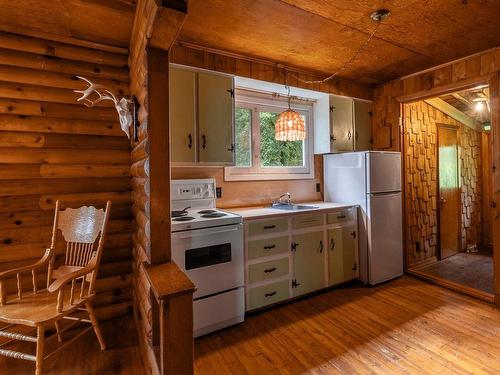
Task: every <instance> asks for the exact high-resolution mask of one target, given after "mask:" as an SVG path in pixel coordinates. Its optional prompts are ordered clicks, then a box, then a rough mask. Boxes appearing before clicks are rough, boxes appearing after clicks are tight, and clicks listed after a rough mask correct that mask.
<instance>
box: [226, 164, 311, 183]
mask: <svg viewBox="0 0 500 375" xmlns="http://www.w3.org/2000/svg"><path fill="white" fill-rule="evenodd" d="M312 179H314V171H310V172H304V173H245V172H243V171H238V168H234V167H225V168H224V181H270V180H312Z"/></svg>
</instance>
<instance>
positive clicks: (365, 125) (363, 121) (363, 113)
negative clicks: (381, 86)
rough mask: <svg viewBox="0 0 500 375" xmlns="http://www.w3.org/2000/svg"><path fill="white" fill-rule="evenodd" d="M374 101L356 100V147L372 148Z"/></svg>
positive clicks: (364, 149) (361, 148) (361, 149)
mask: <svg viewBox="0 0 500 375" xmlns="http://www.w3.org/2000/svg"><path fill="white" fill-rule="evenodd" d="M371 139H372V103H370V102H359V101H354V142H355V144H354V149H355V150H356V151H367V150H371V148H372V147H371Z"/></svg>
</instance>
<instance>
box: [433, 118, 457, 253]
mask: <svg viewBox="0 0 500 375" xmlns="http://www.w3.org/2000/svg"><path fill="white" fill-rule="evenodd" d="M439 128H444V129H452V130H455V133H456V135H457V176H458V199H457V205H458V207H457V208H458V216H457V222H458V252H460V251H461V250H462V245H463V244H462V192H461V187H462V183H461V181H460V177H461V176H460V132H459V130H460V128H459V127H458V126H454V125H449V124H443V123H439V122H438V123H436V130H437V131H436V148H437V150H436V169H437V179H436V192H437V206H438V207H440V206H439V205H440V202H441V190H440V188H439V180H440V174H439V163H440V160H439ZM437 232H438V233H437V250H438V253H439V257H438V258H439V259H438V260H442V259H443V258H442V249H441V209H440V208H438V210H437Z"/></svg>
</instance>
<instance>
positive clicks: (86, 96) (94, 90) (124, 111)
mask: <svg viewBox="0 0 500 375" xmlns="http://www.w3.org/2000/svg"><path fill="white" fill-rule="evenodd" d="M76 78H78V79H81V80H83V81H85V82H87V83H88V85H89V86H88V87H87V88H86V89H85V90H73V91H74V92H77V93H79V94H82V96H81V97H79V98H78V99H77V101H81V100H84V104H85V105H86V106H87V107H93V106H94V105H96V104H97V103H100V102H102V101H103V100H111V101H112V102H113V103H114V104H115V108H116V111H117V112H118V116H119V118H120V127H121V128H122V130H123V131H124V132H125V134H127V137H129V138H130V131H129V129H130V125H131V124H132V114H131V113H130V108H129V105H130V103H132V101H131V100H129V99H127V98H125V97H123V98H121V99H120V100H118V99H116V96H115V95H113V93H112V92H111V91H109V90H107V89H105V88H104V87H102V86H100V85H97V84H95V83H93V82H91V81H90V80H89V79H87V78H84V77H80V76H77V77H76ZM99 90H102V92H101V91H99ZM92 94H95V95H97V97H96V98H95V99H93V100H92V99H91V96H92ZM95 95H94V96H95Z"/></svg>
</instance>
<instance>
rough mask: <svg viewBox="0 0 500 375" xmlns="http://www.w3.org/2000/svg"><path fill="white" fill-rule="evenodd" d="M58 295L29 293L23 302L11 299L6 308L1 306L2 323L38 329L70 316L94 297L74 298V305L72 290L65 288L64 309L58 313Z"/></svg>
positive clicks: (14, 298)
mask: <svg viewBox="0 0 500 375" xmlns="http://www.w3.org/2000/svg"><path fill="white" fill-rule="evenodd" d="M76 288H77V287H75V293H74V294H75V295H77V294H78V295H79V291H80V290H79V287H78V289H76ZM77 291H78V293H77ZM57 294H58V293H49V292H48V291H47V290H41V291H39V292H37V294H32V293H29V294H28V293H27V294H25V295H23V298H22V299H21V300H19V299H18V298H17V297H11V298H10V299H9V300H8V301H7V303H6V304H5V305H4V306H0V321H2V322H5V323H10V324H22V325H27V326H30V327H36V326H37V325H40V324H44V323H50V322H53V321H54V320H58V319H60V318H62V316H65V315H68V314H69V313H71V312H72V311H74V310H76V309H77V308H78V307H80V306H82V305H83V304H84V303H85V302H87V301H89V300H90V299H92V297H93V296H94V295H93V294H92V295H90V296H89V297H85V298H83V299H80V298H73V303H72V304H70V303H69V297H70V294H71V293H70V288H69V287H68V288H64V303H63V309H62V311H61V312H60V313H58V312H57ZM78 297H79V296H78Z"/></svg>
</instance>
